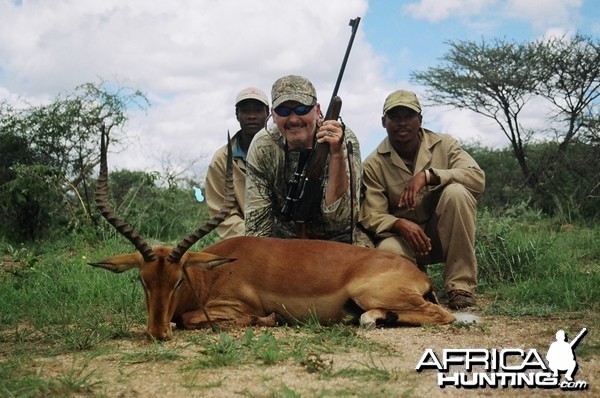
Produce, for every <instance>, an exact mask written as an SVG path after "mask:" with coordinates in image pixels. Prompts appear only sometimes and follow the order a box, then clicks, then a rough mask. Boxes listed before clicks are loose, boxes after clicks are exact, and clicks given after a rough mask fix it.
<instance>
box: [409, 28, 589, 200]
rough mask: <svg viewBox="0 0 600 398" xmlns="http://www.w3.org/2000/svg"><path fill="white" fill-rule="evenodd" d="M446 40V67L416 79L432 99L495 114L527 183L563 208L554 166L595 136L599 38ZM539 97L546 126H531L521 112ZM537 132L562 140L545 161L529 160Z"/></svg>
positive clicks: (443, 59) (425, 72) (558, 140)
mask: <svg viewBox="0 0 600 398" xmlns="http://www.w3.org/2000/svg"><path fill="white" fill-rule="evenodd" d="M448 44H449V46H450V50H449V51H448V52H447V53H446V54H445V55H444V56H443V57H442V61H443V65H442V66H438V67H434V68H430V69H428V70H426V71H424V72H415V73H413V74H412V75H411V77H412V79H413V80H414V81H415V82H417V83H420V84H422V85H425V86H427V87H428V89H427V91H428V98H429V99H430V100H431V101H432V102H434V103H437V104H440V105H450V106H454V107H457V108H459V109H469V110H471V111H473V112H476V113H478V114H480V115H483V116H486V117H488V118H491V119H493V120H494V121H495V122H496V123H497V125H498V126H499V127H500V130H501V131H502V132H503V133H504V135H505V136H506V137H507V138H508V140H509V142H510V146H511V148H512V152H513V154H514V156H515V158H516V160H517V162H518V164H519V167H520V169H521V172H522V174H523V178H524V183H525V184H526V185H527V186H529V187H530V188H532V189H533V190H534V192H536V193H537V194H540V195H542V196H546V197H551V198H552V200H553V201H554V204H555V206H556V207H557V208H558V211H561V204H560V203H561V200H560V198H559V197H558V196H557V192H556V189H555V188H556V187H555V186H553V185H552V176H553V173H552V171H553V170H556V168H557V167H559V166H562V165H563V164H564V163H565V161H566V159H565V154H566V153H567V149H568V147H569V145H570V144H571V143H572V142H573V141H574V140H575V139H578V138H581V139H585V138H586V137H587V138H588V139H589V138H591V139H592V140H594V139H595V140H597V137H598V136H597V131H598V129H597V126H598V124H597V121H598V96H599V95H600V77H599V76H600V46H599V44H598V42H597V41H594V40H592V39H591V38H589V37H585V36H581V35H578V36H575V37H574V38H573V39H567V38H564V37H563V38H556V39H552V40H539V41H535V42H530V43H514V42H506V41H504V40H499V39H496V40H493V41H492V42H490V43H488V42H486V41H481V42H479V43H476V42H468V41H458V42H449V43H448ZM534 99H535V100H536V101H543V102H545V104H547V106H544V107H543V108H544V109H549V110H550V114H549V118H548V120H549V123H548V126H547V127H545V128H544V130H543V131H539V130H538V131H534V130H533V129H531V128H527V126H524V125H523V124H522V122H521V119H520V116H521V113H522V111H523V110H524V108H525V107H526V105H527V104H528V103H530V102H531V101H532V100H534ZM538 103H539V102H536V104H538ZM534 133H536V136H537V137H540V136H542V137H545V138H546V139H548V140H554V141H556V142H557V143H558V146H556V150H555V152H554V153H546V154H545V156H544V159H545V160H544V161H541V162H538V163H536V164H531V159H532V157H531V156H530V155H531V153H530V147H531V145H530V144H532V143H533V142H532V139H533V137H534V135H533V134H534ZM590 142H591V141H590Z"/></svg>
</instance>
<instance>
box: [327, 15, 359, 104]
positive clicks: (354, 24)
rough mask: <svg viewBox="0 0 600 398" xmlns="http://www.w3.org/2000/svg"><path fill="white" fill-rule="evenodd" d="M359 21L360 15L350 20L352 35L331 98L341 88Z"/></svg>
mask: <svg viewBox="0 0 600 398" xmlns="http://www.w3.org/2000/svg"><path fill="white" fill-rule="evenodd" d="M359 23H360V17H356V18H354V19H351V20H350V23H349V25H350V26H352V35H351V36H350V41H349V42H348V47H346V54H345V55H344V60H343V61H342V67H341V68H340V73H339V74H338V77H337V81H336V82H335V88H334V89H333V94H331V99H333V97H335V96H336V95H337V93H338V90H339V89H340V84H341V83H342V76H344V70H345V69H346V63H347V62H348V57H349V56H350V50H351V49H352V44H353V43H354V36H356V31H357V30H358V24H359Z"/></svg>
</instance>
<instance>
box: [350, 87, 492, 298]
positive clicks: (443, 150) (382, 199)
mask: <svg viewBox="0 0 600 398" xmlns="http://www.w3.org/2000/svg"><path fill="white" fill-rule="evenodd" d="M422 121H423V116H422V115H421V105H420V103H419V100H418V99H417V96H416V95H415V94H414V93H412V92H409V91H404V90H398V91H395V92H393V93H391V94H390V95H389V96H388V97H387V98H386V100H385V103H384V106H383V117H382V118H381V122H382V125H383V127H384V128H385V129H386V131H387V137H386V138H385V139H384V140H383V141H382V142H381V144H379V146H378V147H377V149H375V151H373V153H371V154H370V155H369V156H368V157H367V159H366V160H365V161H364V163H363V184H364V188H365V196H364V202H363V204H362V207H361V215H360V222H361V224H362V226H363V227H364V228H365V229H366V230H367V231H368V232H369V233H370V234H371V236H372V237H373V238H374V242H375V245H376V247H377V248H378V249H382V250H388V251H391V252H394V253H398V254H400V255H402V256H404V257H406V258H408V259H410V260H411V261H413V262H415V263H417V264H419V266H420V267H423V266H424V265H426V264H434V263H438V262H444V263H445V268H444V290H445V291H446V294H447V295H448V306H449V307H450V308H452V309H459V308H464V307H468V306H471V305H473V304H475V297H474V292H475V287H476V285H477V261H476V259H475V206H476V203H477V202H476V200H475V198H476V197H477V196H478V195H479V194H481V193H482V192H483V190H484V187H485V174H484V172H483V171H482V170H481V169H480V168H479V166H478V165H477V163H476V162H475V160H473V158H472V157H471V156H470V155H469V154H468V153H467V152H465V151H464V150H463V149H462V148H461V147H460V145H459V143H458V141H457V140H455V139H454V138H452V137H451V136H449V135H446V134H437V133H434V132H432V131H429V130H427V129H424V128H423V127H421V124H422Z"/></svg>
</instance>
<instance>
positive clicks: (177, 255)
mask: <svg viewBox="0 0 600 398" xmlns="http://www.w3.org/2000/svg"><path fill="white" fill-rule="evenodd" d="M224 196H225V198H224V199H223V204H222V205H221V208H220V209H219V212H218V213H217V214H215V216H214V217H212V218H211V219H210V220H208V221H207V222H206V224H204V225H203V226H201V227H199V228H198V229H196V230H195V231H194V232H192V233H191V234H189V235H188V236H187V237H185V238H183V239H182V240H181V242H179V244H177V246H176V247H175V248H173V250H171V253H169V258H168V260H169V261H170V262H172V263H178V262H179V260H181V257H183V255H184V254H185V252H187V251H188V249H189V248H190V247H192V245H193V244H194V243H196V242H198V241H199V240H200V239H202V238H203V237H204V236H206V235H207V234H208V233H210V232H211V231H212V230H213V229H215V228H216V227H217V226H218V225H219V224H220V223H221V222H223V220H224V219H225V217H227V215H228V214H229V212H230V211H231V209H232V208H233V205H234V204H235V195H234V190H233V154H232V149H231V138H230V137H229V131H228V132H227V170H226V173H225V192H224Z"/></svg>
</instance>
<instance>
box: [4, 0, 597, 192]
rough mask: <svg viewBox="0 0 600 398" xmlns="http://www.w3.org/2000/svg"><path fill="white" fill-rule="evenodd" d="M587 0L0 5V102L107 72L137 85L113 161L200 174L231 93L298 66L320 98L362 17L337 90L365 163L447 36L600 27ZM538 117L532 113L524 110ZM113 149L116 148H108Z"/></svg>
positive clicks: (494, 141) (538, 119)
mask: <svg viewBox="0 0 600 398" xmlns="http://www.w3.org/2000/svg"><path fill="white" fill-rule="evenodd" d="M599 3H600V1H598V0H407V1H392V0H370V1H369V0H305V1H303V2H291V1H281V0H219V1H216V0H196V1H186V0H171V1H168V2H166V1H159V0H52V1H47V0H22V1H16V0H0V100H6V101H9V102H15V103H17V102H18V101H19V99H23V100H27V101H29V102H30V103H34V104H35V103H44V102H47V101H49V100H51V99H52V98H54V97H55V96H56V95H58V94H65V93H69V92H72V91H73V89H74V88H75V87H76V86H77V85H79V84H82V83H86V82H100V81H101V80H104V81H111V82H117V83H119V84H123V85H126V86H129V87H133V88H135V89H139V90H141V91H143V92H144V93H146V95H147V96H148V98H149V99H150V101H151V103H152V106H151V108H150V109H148V111H147V112H145V113H143V112H132V114H131V120H130V121H129V123H128V124H127V126H126V131H127V135H128V137H129V140H128V142H127V144H128V145H127V146H126V147H124V148H122V149H121V150H120V151H119V153H114V154H111V164H112V165H113V167H116V168H128V169H143V170H157V171H163V170H164V169H166V168H169V169H170V170H173V169H175V170H185V169H189V172H190V173H192V174H193V175H194V176H195V177H196V178H197V179H198V180H199V181H202V180H203V178H204V173H205V170H206V166H207V164H208V162H209V161H210V158H211V156H212V153H213V152H214V151H215V150H216V149H217V148H218V147H219V146H221V145H223V144H224V142H225V134H226V132H227V130H230V131H232V132H233V131H236V130H237V129H238V128H239V125H238V124H237V121H236V120H235V115H234V112H233V102H234V99H235V96H236V94H237V92H238V91H240V90H241V89H243V88H245V87H248V86H255V87H259V88H261V89H263V90H264V91H265V92H267V94H270V88H271V85H272V83H273V82H274V81H275V80H276V79H277V78H279V77H281V76H284V75H287V74H301V75H304V76H306V77H308V78H309V79H310V80H312V81H313V83H314V84H315V86H316V88H317V91H318V95H319V98H320V100H321V102H323V107H326V105H327V101H328V99H329V97H330V95H331V92H332V90H333V86H334V84H335V80H336V77H337V73H338V71H339V68H340V65H341V62H342V58H343V55H344V52H345V50H346V45H347V43H348V39H349V38H350V27H349V26H348V22H349V20H350V19H351V18H355V17H357V16H360V17H361V23H360V27H359V31H358V33H357V36H356V39H355V42H354V47H353V49H352V53H351V54H350V59H349V61H348V66H347V69H346V73H345V75H344V80H343V82H342V84H341V87H340V92H339V94H340V96H341V97H342V99H343V101H344V105H343V108H342V117H343V118H344V121H345V122H346V124H347V125H348V126H349V127H350V128H352V129H353V130H354V132H355V133H356V134H357V136H358V138H359V140H360V144H361V148H360V149H361V154H362V157H363V158H364V157H365V156H366V155H368V153H369V152H371V151H372V150H373V149H374V148H375V147H376V145H377V144H378V143H379V142H380V141H381V140H382V139H383V137H384V135H385V131H384V130H383V129H382V128H381V124H380V117H381V107H382V104H383V101H384V99H385V96H386V95H387V94H389V93H390V92H391V91H394V90H396V89H399V88H404V89H411V90H414V91H415V92H416V93H417V94H418V95H419V96H420V97H421V100H422V102H423V103H427V98H426V97H425V90H424V88H423V87H419V86H416V85H415V84H414V83H413V82H411V81H410V80H409V76H410V74H411V73H412V72H414V71H424V70H426V69H427V68H429V67H434V66H438V65H439V62H440V61H439V59H440V58H441V57H442V56H443V54H444V53H445V52H446V51H447V49H448V46H447V45H446V44H445V42H446V41H448V40H452V41H456V40H475V41H479V40H481V39H485V40H492V39H495V38H502V39H506V40H515V41H519V42H521V41H531V40H537V39H541V38H543V37H556V36H562V35H566V36H572V35H574V34H575V33H576V32H579V33H584V34H587V35H590V36H592V37H595V38H597V37H598V36H599V35H600V4H599ZM524 116H525V117H524V122H525V123H527V125H526V126H525V127H531V128H535V126H536V125H541V124H543V123H544V120H545V119H544V116H545V115H544V113H543V109H542V108H540V107H533V108H532V109H530V110H527V112H525V114H524ZM424 125H425V126H426V127H428V128H430V129H433V130H435V131H439V132H445V133H450V134H452V135H454V136H456V137H457V138H459V139H460V140H461V141H463V142H481V143H483V144H484V145H488V146H494V147H498V146H504V145H506V144H507V140H506V138H505V137H503V135H502V133H501V132H500V131H499V129H498V127H496V126H495V125H494V124H493V123H492V122H490V121H489V120H486V119H482V118H481V117H478V116H477V115H474V114H472V113H470V112H466V111H461V112H459V111H456V110H452V109H447V108H438V107H430V106H426V107H425V109H424ZM115 149H116V148H115Z"/></svg>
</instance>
